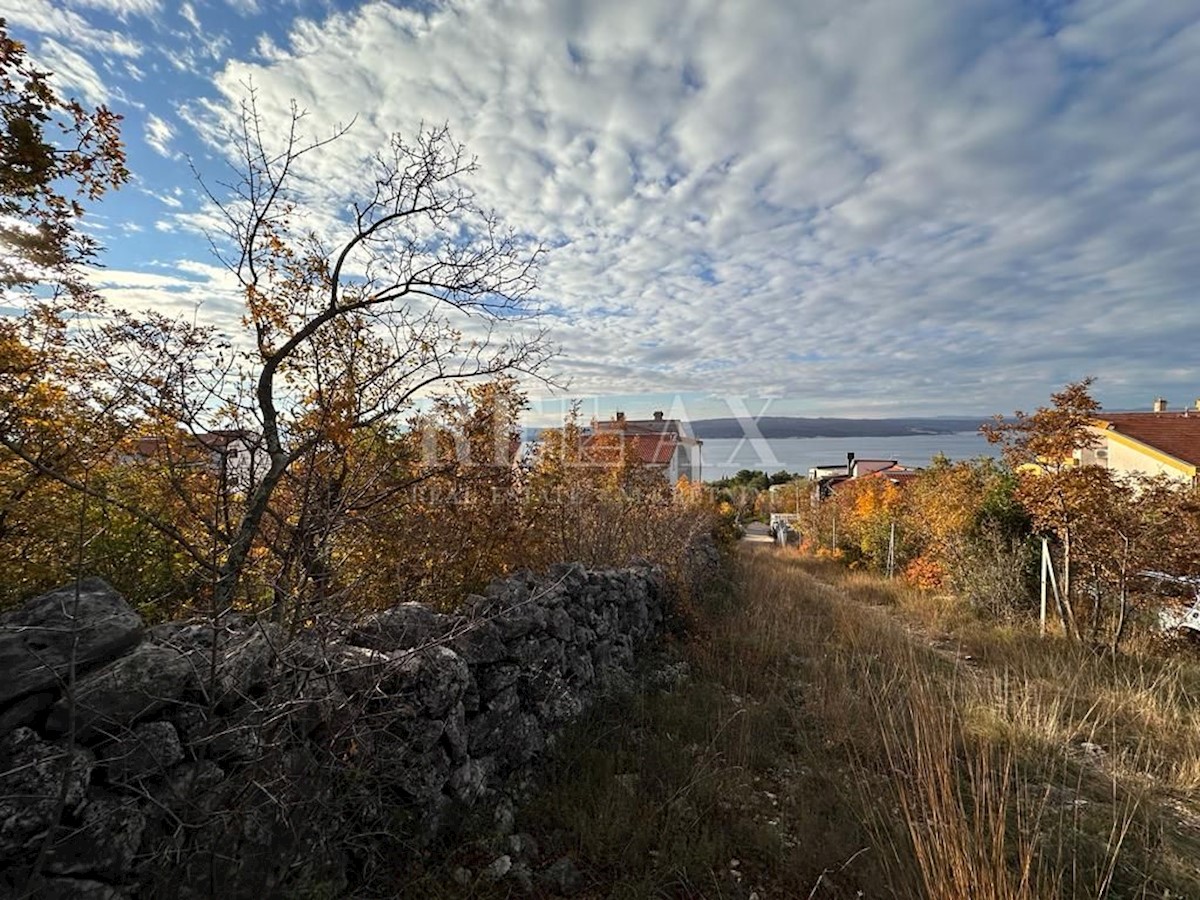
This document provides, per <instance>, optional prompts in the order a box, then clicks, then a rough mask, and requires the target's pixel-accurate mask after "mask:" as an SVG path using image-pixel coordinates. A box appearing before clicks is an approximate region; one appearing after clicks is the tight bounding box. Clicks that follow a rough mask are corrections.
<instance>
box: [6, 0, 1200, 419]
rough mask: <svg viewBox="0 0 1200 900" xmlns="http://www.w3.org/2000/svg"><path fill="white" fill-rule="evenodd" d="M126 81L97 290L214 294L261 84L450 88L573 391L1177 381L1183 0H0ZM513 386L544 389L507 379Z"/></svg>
mask: <svg viewBox="0 0 1200 900" xmlns="http://www.w3.org/2000/svg"><path fill="white" fill-rule="evenodd" d="M0 16H3V17H5V18H7V20H8V23H9V29H10V32H11V33H12V34H13V35H14V36H15V37H17V38H19V39H21V40H23V41H25V42H26V44H27V45H28V48H29V50H30V52H31V54H32V55H33V56H34V58H35V59H36V60H38V62H39V63H41V64H42V65H43V66H44V67H45V68H47V69H50V70H52V71H53V72H55V73H56V78H57V79H59V84H60V85H61V86H62V87H63V89H64V90H66V91H67V92H69V93H71V94H72V95H74V96H77V97H79V98H80V99H81V100H83V101H85V102H87V103H89V104H96V103H105V104H108V105H109V106H110V107H111V108H112V109H113V110H114V111H116V112H118V113H120V114H121V115H123V116H124V122H123V133H124V137H125V141H126V144H127V151H128V162H129V167H130V169H131V170H132V172H133V179H132V181H131V183H130V184H129V185H128V186H126V187H125V188H124V189H122V190H121V191H120V192H118V193H115V194H111V195H109V196H108V197H106V198H105V199H104V200H103V201H102V203H101V204H100V205H99V206H98V207H97V208H96V209H95V210H94V211H93V212H92V213H91V214H90V220H91V223H92V227H93V228H95V229H96V230H97V233H98V235H99V236H100V238H101V240H102V241H103V243H104V244H105V245H106V251H105V253H104V255H103V257H102V259H103V261H104V264H105V268H104V269H103V270H98V271H97V272H95V273H94V275H93V278H94V280H95V283H96V284H97V285H98V287H100V288H101V289H102V290H103V291H104V292H105V293H106V295H108V296H109V297H111V298H113V299H115V300H117V301H118V302H122V303H127V304H130V305H135V306H143V307H151V306H152V307H155V308H158V309H162V310H165V311H171V312H176V313H179V314H181V315H188V316H193V315H194V316H196V317H199V318H201V319H204V320H205V321H212V322H214V323H220V324H221V325H222V327H231V328H232V327H236V323H237V319H238V311H237V296H236V292H235V291H234V290H233V285H232V283H231V280H230V277H229V275H228V274H227V273H226V272H225V271H224V270H223V269H222V268H221V267H220V266H219V265H218V264H217V262H216V261H215V260H214V259H213V257H212V256H211V254H210V252H209V249H208V242H207V240H206V239H205V236H204V234H203V224H204V222H205V221H206V219H205V202H204V197H203V194H202V192H201V191H200V190H199V187H198V185H197V182H196V178H195V174H194V171H193V169H194V170H196V171H198V172H199V173H201V174H202V175H204V176H205V177H206V178H207V179H208V180H209V181H210V183H212V182H213V181H214V180H219V179H220V178H221V177H222V172H223V165H224V159H225V157H226V153H227V150H228V148H227V146H225V145H224V144H223V143H222V139H221V138H220V136H219V133H218V131H217V130H216V129H215V128H214V127H213V123H214V122H215V121H217V120H219V119H220V117H221V116H222V115H224V114H227V113H228V112H229V111H230V110H233V109H236V108H237V106H238V104H239V102H240V101H241V100H242V98H244V96H245V93H246V90H247V86H248V85H253V86H254V88H255V90H256V92H257V96H258V100H259V103H260V106H261V109H262V110H263V112H264V114H266V115H267V117H268V119H269V121H279V122H283V121H285V118H284V117H285V116H286V111H287V109H288V104H289V103H290V102H291V101H292V100H295V101H296V102H297V103H298V104H299V105H300V106H301V107H302V108H304V109H306V110H307V111H308V116H307V117H306V119H305V120H304V124H305V127H307V128H309V129H311V133H312V134H314V135H319V134H327V133H328V132H329V131H330V130H331V129H333V128H334V127H336V126H337V125H338V124H345V123H348V122H350V121H351V120H353V125H352V127H351V130H350V132H349V134H348V135H347V136H346V137H345V138H343V139H342V140H340V141H339V142H337V143H336V144H335V145H333V146H332V147H331V149H330V151H329V152H328V153H327V154H325V156H324V157H323V158H322V159H321V160H319V161H317V162H314V163H313V165H314V167H315V168H314V170H313V174H314V175H315V176H316V178H317V180H318V181H319V182H320V183H321V184H323V185H325V186H326V187H327V190H328V197H327V201H328V203H329V204H330V207H329V208H330V209H331V210H332V211H334V212H336V211H339V210H340V211H343V212H344V211H345V210H347V209H349V205H350V203H351V202H352V201H353V199H354V198H355V196H356V195H357V193H356V192H360V191H361V187H360V186H359V185H357V184H355V183H354V180H353V179H352V178H348V177H346V173H348V172H354V171H358V170H357V169H356V168H355V165H354V164H353V163H354V160H355V159H357V158H358V157H360V156H361V155H363V154H366V153H369V152H371V151H372V150H373V149H374V148H376V147H379V146H381V145H382V144H383V142H384V141H386V139H387V136H388V135H389V134H391V133H395V132H400V133H402V134H405V135H412V134H413V133H414V132H415V131H416V130H417V129H418V128H419V127H420V125H421V123H426V124H430V123H435V124H440V123H446V124H448V125H449V127H450V129H451V131H452V133H453V135H454V136H455V138H457V139H458V140H461V141H463V142H464V143H465V144H466V145H467V147H468V149H469V150H470V151H471V152H472V153H474V154H475V155H476V156H477V157H478V160H479V166H480V168H479V171H478V172H477V173H476V174H475V175H474V176H473V177H472V181H471V184H472V186H473V187H474V188H475V190H476V192H477V195H478V197H479V199H480V201H481V202H482V203H483V204H484V205H485V206H487V207H490V208H494V209H495V210H497V211H498V212H499V213H500V215H501V216H502V218H503V219H504V220H505V221H506V222H507V223H509V224H510V225H512V226H513V227H515V228H516V229H518V231H520V232H521V233H523V234H527V235H531V236H533V237H534V238H536V239H537V240H540V241H542V242H544V243H545V245H546V246H547V247H548V248H550V252H549V253H548V254H547V256H546V257H545V261H544V265H543V268H542V271H541V276H540V282H539V288H538V291H537V296H536V300H537V302H538V304H539V306H540V308H541V309H542V311H543V316H544V323H545V324H546V326H547V327H548V329H549V333H550V336H551V338H552V339H553V341H554V342H555V343H556V344H557V346H558V347H559V348H560V350H561V355H560V357H559V359H558V360H557V363H556V366H555V370H556V371H557V372H558V373H560V374H561V379H562V380H563V381H564V382H565V383H566V386H565V387H563V388H560V389H558V390H557V391H556V392H555V393H554V394H552V395H551V396H550V397H549V399H548V402H547V403H546V404H545V405H542V406H538V407H535V411H534V416H533V419H534V421H535V422H537V420H538V419H539V418H540V419H545V418H547V417H549V418H553V417H556V416H558V415H559V414H560V412H561V409H562V404H563V403H564V402H565V401H566V399H567V398H570V397H581V398H585V411H589V412H594V413H596V414H599V415H607V414H610V412H611V410H614V409H617V408H620V409H623V410H626V411H627V412H628V413H629V414H630V415H631V416H635V417H641V416H645V415H648V414H649V413H650V412H651V411H652V410H653V409H664V410H668V409H669V410H675V411H677V412H680V413H682V414H685V415H687V416H689V417H691V418H702V417H707V416H724V415H734V414H740V411H741V409H745V410H747V411H748V412H749V413H751V414H755V413H759V412H763V411H765V412H766V413H767V414H770V415H789V414H790V415H847V416H885V415H886V416H892V415H904V414H914V415H918V414H919V415H939V414H946V415H958V414H963V415H974V414H991V413H994V412H1010V411H1012V410H1013V409H1017V408H1024V409H1028V408H1031V407H1033V406H1036V405H1038V404H1041V403H1045V402H1046V401H1047V399H1048V397H1049V394H1050V392H1051V391H1053V390H1055V389H1057V388H1058V387H1060V386H1062V385H1063V384H1065V383H1066V382H1067V381H1070V380H1074V379H1078V378H1081V377H1083V376H1087V375H1092V376H1096V377H1097V379H1098V380H1097V383H1096V388H1095V392H1096V395H1097V397H1098V398H1099V399H1100V401H1101V402H1102V403H1103V404H1104V406H1105V407H1106V408H1110V409H1113V408H1135V409H1137V408H1145V409H1149V407H1150V403H1151V401H1152V400H1153V398H1155V397H1157V396H1163V397H1165V398H1167V399H1168V400H1169V401H1170V403H1171V405H1172V406H1174V407H1177V408H1178V407H1180V406H1184V405H1191V404H1193V403H1194V402H1195V401H1196V398H1197V397H1200V367H1198V366H1197V346H1198V344H1197V332H1198V331H1200V302H1198V300H1200V115H1198V114H1197V107H1196V99H1195V98H1196V97H1197V96H1200V4H1197V2H1196V0H1155V2H1150V3H1147V2H1145V0H1139V2H1133V0H1077V2H1066V3H1060V2H1054V0H955V2H952V3H946V2H944V0H942V2H935V0H805V2H803V3H800V2H797V0H738V2H728V0H575V2H570V0H564V2H553V0H543V2H536V0H425V2H417V3H395V2H390V3H389V2H374V0H372V2H360V3H350V2H333V0H272V2H268V0H190V2H182V3H176V2H171V0H55V2H50V0H16V2H14V0H0ZM531 391H532V392H533V394H534V396H535V397H538V396H541V395H543V394H546V389H545V388H544V387H543V386H541V385H537V384H534V385H531Z"/></svg>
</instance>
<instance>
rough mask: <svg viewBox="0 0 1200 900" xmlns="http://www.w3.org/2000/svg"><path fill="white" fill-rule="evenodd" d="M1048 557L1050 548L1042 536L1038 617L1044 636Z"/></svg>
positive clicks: (1043, 635)
mask: <svg viewBox="0 0 1200 900" xmlns="http://www.w3.org/2000/svg"><path fill="white" fill-rule="evenodd" d="M1049 557H1050V548H1049V547H1048V546H1047V544H1046V539H1045V538H1042V611H1041V615H1040V616H1039V617H1038V622H1039V623H1040V626H1041V635H1042V637H1045V636H1046V564H1047V562H1048V561H1049Z"/></svg>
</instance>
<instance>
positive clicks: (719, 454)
mask: <svg viewBox="0 0 1200 900" xmlns="http://www.w3.org/2000/svg"><path fill="white" fill-rule="evenodd" d="M847 453H853V454H854V455H855V457H856V458H858V459H894V460H896V461H897V462H899V463H900V464H901V465H906V466H911V467H913V468H919V467H921V466H927V465H929V461H930V460H932V459H933V458H934V457H935V456H936V455H937V454H939V453H943V454H945V455H946V456H948V457H949V458H950V459H951V460H960V459H977V458H979V457H981V456H987V457H992V458H996V457H998V456H999V455H1000V449H999V448H998V447H996V446H993V445H992V444H989V443H988V442H987V441H986V440H985V439H984V437H983V436H982V435H981V434H979V432H977V431H963V432H955V433H953V434H910V435H903V436H901V437H851V438H823V437H813V438H773V439H771V440H766V439H762V440H755V441H751V440H749V439H745V438H740V439H734V438H711V439H708V440H706V441H705V442H704V448H703V463H704V472H703V479H704V480H705V481H716V480H718V479H720V478H727V477H729V476H731V475H735V474H737V473H738V472H740V471H741V470H742V469H758V470H759V471H763V472H766V473H768V474H772V473H775V472H780V471H784V470H786V471H788V472H792V473H794V474H797V475H807V474H808V470H809V469H812V468H815V467H817V466H844V465H845V464H846V454H847Z"/></svg>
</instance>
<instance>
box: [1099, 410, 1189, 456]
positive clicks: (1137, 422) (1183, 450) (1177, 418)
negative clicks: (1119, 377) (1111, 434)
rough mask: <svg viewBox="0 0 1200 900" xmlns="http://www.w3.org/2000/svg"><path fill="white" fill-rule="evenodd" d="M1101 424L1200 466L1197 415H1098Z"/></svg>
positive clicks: (1130, 413) (1142, 413) (1163, 413)
mask: <svg viewBox="0 0 1200 900" xmlns="http://www.w3.org/2000/svg"><path fill="white" fill-rule="evenodd" d="M1101 421H1102V422H1103V423H1104V424H1107V425H1108V426H1109V429H1110V430H1112V431H1115V432H1117V433H1119V434H1123V435H1125V436H1126V437H1131V438H1133V439H1134V440H1136V441H1141V442H1142V443H1143V444H1148V445H1149V446H1151V447H1153V448H1154V449H1155V450H1158V451H1159V452H1161V453H1166V454H1167V455H1168V456H1173V457H1175V458H1176V459H1178V460H1182V461H1183V462H1185V463H1188V464H1190V465H1193V466H1200V413H1194V414H1187V415H1185V414H1184V413H1178V412H1161V413H1153V412H1129V413H1107V414H1105V413H1101ZM1102 427H1103V426H1102Z"/></svg>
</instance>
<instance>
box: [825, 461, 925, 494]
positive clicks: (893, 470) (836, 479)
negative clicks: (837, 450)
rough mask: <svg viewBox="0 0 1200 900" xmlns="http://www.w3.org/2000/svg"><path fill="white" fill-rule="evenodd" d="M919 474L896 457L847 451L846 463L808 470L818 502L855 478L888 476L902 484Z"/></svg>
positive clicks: (893, 481)
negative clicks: (872, 456)
mask: <svg viewBox="0 0 1200 900" xmlns="http://www.w3.org/2000/svg"><path fill="white" fill-rule="evenodd" d="M918 474H919V473H918V472H917V470H916V469H910V468H909V467H908V466H904V465H901V464H900V462H899V461H897V460H894V459H858V458H856V457H855V455H854V454H853V453H847V454H846V465H844V466H842V465H837V466H815V467H813V468H811V469H809V470H808V480H809V481H810V482H811V483H812V486H813V487H812V494H813V501H814V502H817V501H821V500H824V499H826V498H827V497H829V495H830V494H832V493H833V492H834V490H836V489H837V486H838V485H839V484H843V483H844V482H847V481H852V480H854V479H855V478H886V479H887V480H889V481H891V482H892V483H893V484H895V485H900V486H902V485H904V484H906V483H907V482H909V481H911V480H912V479H914V478H916V477H917V475H918Z"/></svg>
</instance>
